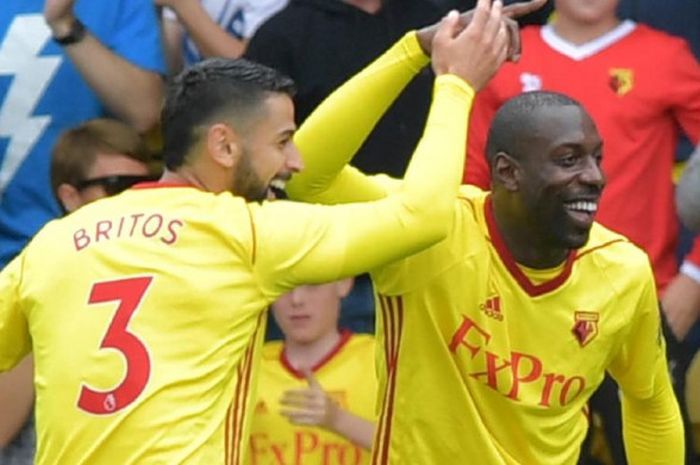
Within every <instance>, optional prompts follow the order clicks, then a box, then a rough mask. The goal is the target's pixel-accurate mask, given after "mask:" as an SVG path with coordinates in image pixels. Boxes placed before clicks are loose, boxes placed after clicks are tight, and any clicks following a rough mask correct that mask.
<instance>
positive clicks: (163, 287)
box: [0, 76, 473, 465]
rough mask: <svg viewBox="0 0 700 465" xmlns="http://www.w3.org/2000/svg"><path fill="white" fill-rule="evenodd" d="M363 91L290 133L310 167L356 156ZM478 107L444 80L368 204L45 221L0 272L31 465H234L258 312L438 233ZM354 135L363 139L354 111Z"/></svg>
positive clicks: (5, 359) (243, 428)
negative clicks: (395, 173) (406, 164)
mask: <svg viewBox="0 0 700 465" xmlns="http://www.w3.org/2000/svg"><path fill="white" fill-rule="evenodd" d="M356 83H357V81H355V83H350V84H349V85H348V86H347V87H343V88H341V89H340V90H339V91H338V94H337V95H336V96H334V97H332V98H331V100H330V101H329V102H328V103H326V104H323V105H322V106H321V108H320V109H319V111H320V114H321V115H322V116H315V117H313V118H312V119H311V120H310V122H309V124H308V125H305V126H304V127H302V128H301V129H300V131H299V139H300V140H299V145H300V147H301V148H302V150H303V151H304V152H305V153H315V152H316V153H320V152H324V153H338V154H341V153H343V152H344V151H346V150H352V147H349V146H348V145H347V140H351V139H353V137H354V136H353V135H352V132H353V130H354V129H353V125H352V124H345V125H344V126H343V128H342V130H340V128H339V127H338V126H337V124H338V123H339V121H338V117H337V115H342V114H349V113H350V112H349V109H348V108H338V106H345V105H348V102H352V105H351V106H352V109H356V108H357V106H356V105H355V102H354V100H353V99H354V98H356V93H357V87H356ZM346 93H347V94H349V95H350V96H349V97H344V95H345V94H346ZM472 97H473V91H472V90H471V88H469V87H468V86H467V85H466V84H465V83H464V82H462V81H461V80H459V79H458V78H456V77H451V76H446V77H442V78H440V79H438V80H437V83H436V84H435V95H434V102H433V105H432V108H431V111H430V114H429V116H428V122H427V124H426V130H425V135H424V137H423V139H422V141H421V143H420V146H419V148H418V149H417V151H416V153H415V156H414V159H413V161H412V163H411V168H410V169H409V171H410V172H409V174H408V178H409V179H410V180H409V181H407V182H406V183H404V184H403V185H402V188H401V189H400V190H398V191H397V192H396V193H395V195H392V196H388V197H386V198H382V199H381V200H377V201H375V202H371V203H369V204H352V205H343V206H338V207H324V206H314V205H304V204H297V203H294V202H285V201H273V202H263V203H262V204H256V203H251V204H248V203H246V202H244V201H243V200H242V199H241V198H237V197H234V196H232V195H230V194H228V193H223V194H213V193H208V192H203V191H200V190H198V189H196V188H192V187H177V186H175V187H173V186H170V187H158V188H142V189H131V190H129V191H126V192H124V193H123V194H121V195H118V196H115V197H112V198H109V199H104V200H100V201H97V202H95V203H93V204H90V205H87V206H85V207H83V208H81V209H80V210H78V211H77V212H75V213H73V214H71V215H69V216H67V217H66V218H64V219H61V220H57V221H54V222H52V223H50V224H49V225H47V226H46V227H45V228H44V229H43V230H42V231H41V232H40V233H39V234H38V235H37V236H36V237H35V239H34V240H33V241H32V242H31V244H30V245H29V246H28V247H27V248H26V249H25V250H24V251H23V253H22V254H21V255H20V256H18V257H17V258H16V259H15V260H14V261H13V262H12V263H11V264H10V265H8V267H7V268H6V269H5V270H4V271H3V272H2V274H0V371H5V370H8V369H10V368H11V367H12V366H14V365H15V364H17V363H18V362H19V361H20V360H21V358H22V357H23V356H24V355H25V354H26V353H28V352H29V351H30V350H32V351H33V352H34V360H35V364H36V392H37V403H36V417H37V428H38V440H39V446H38V454H37V464H39V465H43V464H53V463H70V464H76V465H77V464H91V465H93V464H112V463H120V464H130V463H180V464H189V463H196V464H211V463H222V462H224V463H240V461H241V460H242V458H243V456H242V454H243V447H244V446H243V445H244V444H247V437H248V436H247V433H248V427H249V418H250V412H251V409H252V408H253V405H252V404H251V399H252V398H253V397H254V388H255V380H256V366H257V363H256V361H257V359H258V356H257V349H258V347H259V345H260V339H261V334H262V333H263V332H264V323H263V312H264V310H265V308H266V307H267V305H268V304H269V303H270V302H271V301H273V300H274V299H275V298H276V297H277V296H279V295H281V294H282V293H284V292H286V291H288V290H290V289H292V288H293V287H295V286H297V285H299V284H302V283H307V282H310V283H316V282H326V281H332V280H336V279H338V278H340V277H344V276H350V275H355V274H357V273H360V272H363V271H366V270H368V269H370V268H374V267H377V266H379V265H381V264H383V263H385V262H387V261H392V260H396V259H398V258H400V257H402V256H405V255H407V254H409V253H413V252H416V251H418V250H420V249H421V248H424V247H427V246H429V245H431V244H433V243H435V242H437V241H439V240H441V239H442V238H444V237H445V235H446V233H447V230H448V228H449V223H450V218H451V204H452V199H453V198H454V195H455V193H456V192H457V189H458V186H459V178H460V173H461V166H462V164H463V161H464V153H463V150H462V148H463V147H464V143H465V137H466V122H467V119H468V112H469V108H470V104H471V99H472ZM368 116H370V114H369V113H368ZM341 119H342V118H341ZM352 122H353V124H355V123H356V124H358V126H359V127H363V126H364V125H366V124H365V123H364V117H363V116H362V115H359V116H358V115H356V114H354V110H353V117H352ZM346 136H347V137H346ZM444 146H449V147H452V148H451V150H444ZM375 244H382V246H381V247H374V246H373V245H375ZM125 379H126V381H124V380H125ZM86 396H87V397H86ZM86 399H87V400H86ZM91 410H92V411H96V412H98V413H94V412H92V411H91ZM125 444H126V445H130V446H128V447H126V446H125Z"/></svg>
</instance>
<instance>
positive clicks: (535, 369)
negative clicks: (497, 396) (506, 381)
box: [507, 352, 542, 400]
mask: <svg viewBox="0 0 700 465" xmlns="http://www.w3.org/2000/svg"><path fill="white" fill-rule="evenodd" d="M523 359H527V360H529V361H530V373H528V374H527V375H526V376H519V372H520V362H521V360H523ZM510 362H511V364H512V366H513V386H512V387H511V388H510V392H509V393H508V396H507V397H509V398H511V399H513V400H520V399H518V392H519V390H520V383H521V382H522V383H531V382H532V381H535V380H536V379H538V378H539V377H540V375H541V374H542V362H541V361H540V360H539V359H538V358H536V357H533V356H532V355H527V354H523V353H520V352H512V353H511V358H510Z"/></svg>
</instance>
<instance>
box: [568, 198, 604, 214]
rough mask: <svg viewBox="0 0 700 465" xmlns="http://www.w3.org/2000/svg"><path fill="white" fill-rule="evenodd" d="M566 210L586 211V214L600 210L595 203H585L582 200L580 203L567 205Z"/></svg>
mask: <svg viewBox="0 0 700 465" xmlns="http://www.w3.org/2000/svg"><path fill="white" fill-rule="evenodd" d="M566 208H568V209H570V210H578V211H584V212H586V213H595V212H596V211H597V210H598V204H597V203H595V202H585V201H582V200H580V201H578V202H570V203H567V204H566Z"/></svg>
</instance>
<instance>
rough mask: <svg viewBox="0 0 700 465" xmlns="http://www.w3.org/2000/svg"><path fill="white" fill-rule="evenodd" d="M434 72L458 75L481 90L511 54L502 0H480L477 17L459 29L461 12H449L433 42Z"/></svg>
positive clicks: (476, 10)
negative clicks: (509, 53)
mask: <svg viewBox="0 0 700 465" xmlns="http://www.w3.org/2000/svg"><path fill="white" fill-rule="evenodd" d="M432 50H433V52H432V60H433V70H434V71H435V74H437V75H441V74H447V73H449V74H455V75H457V76H459V77H461V78H462V79H464V80H465V81H467V82H468V83H469V84H470V85H471V86H472V87H473V88H474V89H475V90H479V89H481V88H482V87H483V86H484V85H485V84H486V82H488V80H489V79H490V78H491V76H492V75H493V74H494V73H495V72H496V70H497V69H498V67H499V66H500V65H501V64H502V63H503V62H504V61H505V59H506V57H507V54H508V32H507V29H506V26H505V23H504V22H503V4H502V3H501V0H495V1H494V2H493V5H491V0H479V2H478V3H477V6H476V9H475V11H474V17H473V19H472V20H471V22H470V23H469V25H468V26H467V27H466V29H462V30H460V26H459V14H458V13H457V12H456V11H452V12H450V13H449V14H448V15H447V16H446V17H445V18H444V19H443V20H442V22H441V23H440V26H439V28H438V31H437V32H436V34H435V37H434V38H433V44H432Z"/></svg>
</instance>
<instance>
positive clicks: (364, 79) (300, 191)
mask: <svg viewBox="0 0 700 465" xmlns="http://www.w3.org/2000/svg"><path fill="white" fill-rule="evenodd" d="M427 62H428V57H427V56H425V54H424V53H423V51H422V49H421V48H420V45H419V44H418V39H417V37H416V33H415V32H410V33H408V34H406V35H405V36H404V37H403V38H402V39H401V40H399V41H398V42H397V43H396V44H394V46H392V47H391V48H390V49H389V50H388V51H386V52H385V53H384V54H383V55H382V56H381V57H379V58H378V59H377V60H375V61H374V62H373V63H371V64H370V65H369V66H367V67H366V68H365V69H364V70H362V71H361V72H360V73H358V74H357V75H355V76H354V77H353V78H352V79H350V80H349V81H348V82H347V83H345V84H344V85H343V86H341V87H340V88H339V89H338V90H337V91H335V92H334V93H332V94H331V95H330V96H329V97H328V98H327V99H326V100H325V101H324V102H323V103H322V104H321V105H320V106H319V107H318V108H317V109H316V110H315V111H314V112H313V113H312V114H311V115H310V116H309V118H308V119H307V120H306V121H305V122H304V124H303V125H302V126H301V128H300V129H299V131H298V132H297V134H296V135H295V142H296V144H297V147H298V148H299V151H300V152H301V155H302V158H303V160H304V165H305V168H304V170H303V171H302V172H301V173H299V174H298V175H295V176H294V178H293V179H292V181H291V182H290V183H289V184H288V186H287V191H288V193H289V195H290V197H291V198H293V199H297V200H304V201H307V202H318V203H326V204H327V203H347V202H357V201H366V200H374V199H379V198H381V197H383V196H384V195H386V193H387V190H391V189H392V188H393V187H396V186H397V185H398V183H397V182H391V181H390V180H389V178H388V177H386V176H384V177H370V176H365V175H364V174H362V173H361V172H360V171H358V170H356V169H354V168H352V167H346V165H347V164H348V163H349V162H350V160H351V159H352V157H353V156H354V155H355V153H356V152H357V151H358V150H359V149H360V147H361V146H362V144H363V143H364V141H365V139H367V137H368V136H369V134H370V133H371V132H372V130H373V128H374V126H375V125H376V124H377V122H378V121H379V120H380V118H381V117H382V115H383V114H384V113H385V112H386V110H387V109H388V108H389V106H391V104H392V103H393V102H394V100H395V99H396V98H397V97H398V96H399V94H400V93H401V91H402V90H403V89H404V88H405V87H406V85H407V84H408V83H409V82H410V81H411V79H412V78H413V77H414V76H415V75H416V74H417V73H418V72H419V71H420V70H421V69H422V68H423V67H424V66H425V65H426V64H427ZM321 135H322V136H323V137H319V136H321ZM386 156H388V157H389V156H392V154H390V153H388V154H386Z"/></svg>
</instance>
